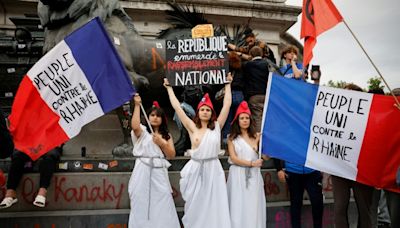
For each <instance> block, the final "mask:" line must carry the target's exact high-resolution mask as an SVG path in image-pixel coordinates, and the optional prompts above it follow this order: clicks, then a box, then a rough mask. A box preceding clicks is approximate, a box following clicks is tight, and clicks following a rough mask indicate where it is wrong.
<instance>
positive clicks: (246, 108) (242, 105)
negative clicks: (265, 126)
mask: <svg viewBox="0 0 400 228" xmlns="http://www.w3.org/2000/svg"><path fill="white" fill-rule="evenodd" d="M242 113H247V114H249V116H251V112H250V109H249V105H248V104H247V102H246V101H242V102H241V103H240V104H239V107H238V109H237V110H236V114H235V118H233V120H232V122H231V124H233V122H235V120H236V119H237V118H238V116H239V115H240V114H242Z"/></svg>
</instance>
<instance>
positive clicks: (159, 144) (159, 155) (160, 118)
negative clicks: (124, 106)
mask: <svg viewBox="0 0 400 228" xmlns="http://www.w3.org/2000/svg"><path fill="white" fill-rule="evenodd" d="M133 101H134V105H135V109H134V112H133V115H132V120H131V126H132V131H131V137H132V143H133V145H134V147H133V151H132V153H133V156H135V157H136V162H135V167H134V169H133V171H132V175H131V178H130V180H129V187H128V193H129V198H130V200H131V211H130V214H129V227H130V228H136V227H152V228H161V227H162V228H179V227H180V224H179V219H178V215H177V213H176V209H175V204H174V200H173V198H172V189H171V184H170V182H169V179H168V167H169V166H171V164H170V163H169V162H168V161H167V160H166V158H167V159H171V158H174V157H175V148H174V143H173V139H172V136H171V134H170V133H169V132H168V128H167V123H166V115H165V112H164V110H163V109H162V108H160V106H159V105H158V102H154V103H153V106H152V107H151V108H150V110H149V111H148V112H147V113H144V115H147V116H148V120H149V124H150V125H151V126H147V127H145V126H143V125H141V124H140V106H141V102H142V100H141V97H140V96H139V94H136V95H135V96H134V98H133ZM150 127H151V128H152V130H153V132H154V133H151V129H150Z"/></svg>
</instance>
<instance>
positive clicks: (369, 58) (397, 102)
mask: <svg viewBox="0 0 400 228" xmlns="http://www.w3.org/2000/svg"><path fill="white" fill-rule="evenodd" d="M343 23H344V24H345V25H346V27H347V29H348V30H349V31H350V33H351V35H352V36H353V38H354V39H355V40H356V41H357V43H358V45H359V46H360V47H361V49H362V50H363V52H364V54H365V55H366V56H367V58H368V60H369V61H370V62H371V64H372V66H373V67H374V68H375V70H376V72H378V74H379V76H380V77H381V78H382V81H383V83H385V85H386V87H387V88H388V89H389V92H390V94H391V95H392V96H393V98H394V100H395V102H396V104H395V106H396V107H397V108H398V109H399V110H400V102H399V100H398V99H397V97H396V96H395V95H394V93H393V91H392V90H391V89H390V87H389V84H388V83H387V82H386V80H385V79H384V78H383V76H382V74H381V72H380V71H379V69H378V67H376V65H375V63H374V61H372V59H371V57H370V56H369V55H368V53H367V51H366V50H365V49H364V47H363V46H362V44H361V42H360V41H359V40H358V39H357V37H356V35H355V34H354V32H353V30H351V28H350V27H349V25H348V24H347V23H346V21H345V20H344V19H343Z"/></svg>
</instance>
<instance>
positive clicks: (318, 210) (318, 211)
mask: <svg viewBox="0 0 400 228" xmlns="http://www.w3.org/2000/svg"><path fill="white" fill-rule="evenodd" d="M274 165H275V168H276V170H277V175H278V179H279V181H280V182H282V183H287V185H288V189H289V195H290V222H291V224H292V227H293V228H300V227H301V208H302V206H303V194H304V190H306V191H307V193H308V196H309V199H310V202H311V207H312V209H311V210H312V219H313V225H314V228H321V227H322V216H323V211H324V203H323V195H322V174H321V172H319V171H317V170H313V169H310V168H307V167H305V166H301V165H297V164H294V163H290V162H283V161H280V160H278V159H274ZM283 167H285V169H283Z"/></svg>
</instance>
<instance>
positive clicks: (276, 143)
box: [261, 76, 400, 191]
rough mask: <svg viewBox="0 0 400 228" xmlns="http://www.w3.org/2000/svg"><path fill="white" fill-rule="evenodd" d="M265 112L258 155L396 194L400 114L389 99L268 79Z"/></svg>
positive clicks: (399, 159)
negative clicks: (259, 153) (260, 153)
mask: <svg viewBox="0 0 400 228" xmlns="http://www.w3.org/2000/svg"><path fill="white" fill-rule="evenodd" d="M264 109H265V110H264V118H263V126H262V131H263V136H262V144H261V147H262V152H263V153H265V154H267V155H269V156H271V157H276V158H279V159H282V160H285V161H289V162H292V163H295V164H299V165H304V166H306V167H309V168H313V169H316V170H320V171H322V172H326V173H329V174H332V175H335V176H340V177H343V178H346V179H350V180H355V181H358V182H361V183H363V184H367V185H371V186H375V187H378V188H385V189H390V190H393V191H400V188H399V187H396V184H395V178H396V172H397V170H398V168H399V166H400V144H399V143H398V142H399V141H400V131H399V130H398V126H400V111H399V110H398V109H396V108H395V107H394V99H393V97H390V96H384V95H374V94H369V93H363V92H358V91H352V90H343V89H337V88H331V87H326V86H317V85H312V84H308V83H304V82H302V81H297V80H291V79H286V78H283V77H279V76H272V77H270V79H269V82H268V89H267V94H266V102H265V107H264Z"/></svg>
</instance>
